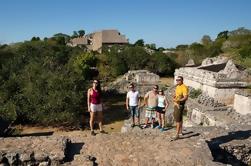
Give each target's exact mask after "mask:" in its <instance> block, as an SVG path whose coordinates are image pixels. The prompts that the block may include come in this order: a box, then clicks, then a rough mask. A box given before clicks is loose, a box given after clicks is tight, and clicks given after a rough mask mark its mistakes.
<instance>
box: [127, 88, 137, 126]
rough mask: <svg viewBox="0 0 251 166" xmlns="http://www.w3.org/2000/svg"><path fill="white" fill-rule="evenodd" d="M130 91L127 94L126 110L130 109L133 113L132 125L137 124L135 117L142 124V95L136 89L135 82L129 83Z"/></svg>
mask: <svg viewBox="0 0 251 166" xmlns="http://www.w3.org/2000/svg"><path fill="white" fill-rule="evenodd" d="M129 88H130V90H129V92H127V95H126V110H128V111H129V110H130V112H131V115H132V125H131V127H134V126H135V118H136V121H137V124H138V125H140V121H139V116H140V114H139V105H140V95H139V92H138V91H136V90H135V87H134V84H133V83H131V84H130V85H129Z"/></svg>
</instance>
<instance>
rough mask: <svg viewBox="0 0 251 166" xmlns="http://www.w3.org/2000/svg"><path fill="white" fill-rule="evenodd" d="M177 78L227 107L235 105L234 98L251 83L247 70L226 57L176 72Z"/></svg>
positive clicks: (211, 59) (208, 59) (206, 61)
mask: <svg viewBox="0 0 251 166" xmlns="http://www.w3.org/2000/svg"><path fill="white" fill-rule="evenodd" d="M174 75H175V77H177V76H179V75H180V76H183V77H184V83H185V84H186V85H188V86H190V87H192V88H195V89H201V90H202V92H203V93H204V94H206V95H208V96H209V97H212V98H214V99H215V100H216V101H218V102H221V103H224V104H226V105H228V104H233V103H234V99H235V98H234V96H235V93H236V92H237V91H239V90H240V89H243V88H246V87H247V86H248V85H249V84H250V82H251V76H250V75H249V74H248V72H247V70H246V69H245V68H243V67H241V66H239V65H236V64H234V63H233V61H232V60H229V59H227V58H226V57H216V58H206V59H205V60H204V61H203V62H202V64H201V65H200V66H197V67H182V68H179V69H176V70H175V73H174Z"/></svg>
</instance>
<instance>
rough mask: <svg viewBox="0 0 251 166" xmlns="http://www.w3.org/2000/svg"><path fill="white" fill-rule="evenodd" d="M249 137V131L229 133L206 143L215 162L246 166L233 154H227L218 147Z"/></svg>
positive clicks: (250, 131) (250, 133)
mask: <svg viewBox="0 0 251 166" xmlns="http://www.w3.org/2000/svg"><path fill="white" fill-rule="evenodd" d="M250 136H251V130H246V131H235V132H229V133H228V135H224V136H220V137H216V138H212V139H211V140H210V141H206V142H207V144H208V147H209V149H210V150H211V153H212V156H213V159H214V161H215V162H221V163H224V164H230V165H233V166H242V165H243V166H247V164H246V163H244V162H243V161H241V160H239V159H237V158H236V156H234V155H233V154H231V153H229V152H227V151H226V150H224V149H222V148H221V147H220V145H221V144H224V143H227V142H230V141H232V140H245V139H248V138H249V137H250Z"/></svg>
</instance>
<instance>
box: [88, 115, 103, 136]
mask: <svg viewBox="0 0 251 166" xmlns="http://www.w3.org/2000/svg"><path fill="white" fill-rule="evenodd" d="M96 116H97V120H98V125H99V130H100V131H103V126H102V125H103V123H102V122H103V112H102V111H98V112H90V128H91V131H93V126H94V120H95V118H96Z"/></svg>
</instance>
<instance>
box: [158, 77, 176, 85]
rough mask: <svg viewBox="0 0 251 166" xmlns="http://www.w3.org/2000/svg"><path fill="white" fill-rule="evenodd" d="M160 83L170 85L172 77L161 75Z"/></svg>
mask: <svg viewBox="0 0 251 166" xmlns="http://www.w3.org/2000/svg"><path fill="white" fill-rule="evenodd" d="M160 84H163V85H167V86H172V85H173V77H161V78H160Z"/></svg>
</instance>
